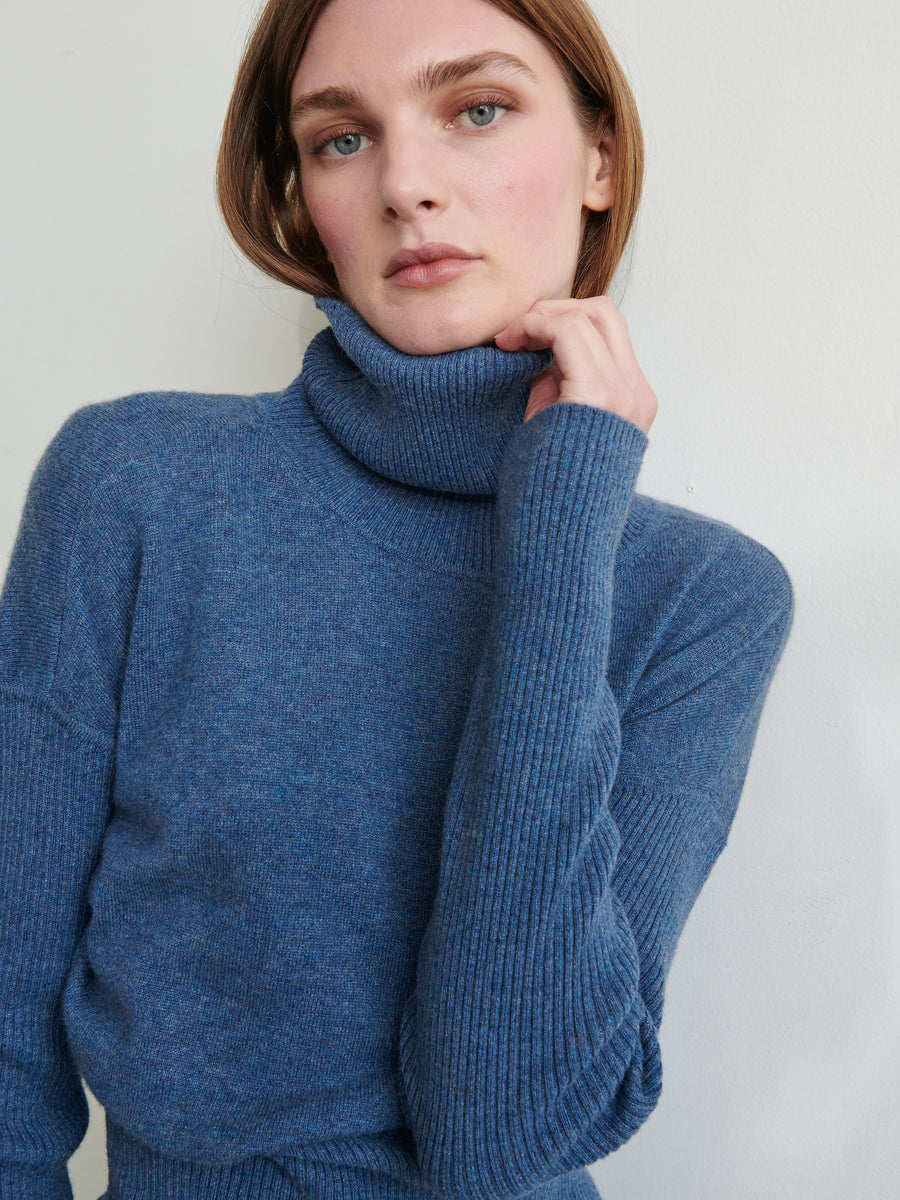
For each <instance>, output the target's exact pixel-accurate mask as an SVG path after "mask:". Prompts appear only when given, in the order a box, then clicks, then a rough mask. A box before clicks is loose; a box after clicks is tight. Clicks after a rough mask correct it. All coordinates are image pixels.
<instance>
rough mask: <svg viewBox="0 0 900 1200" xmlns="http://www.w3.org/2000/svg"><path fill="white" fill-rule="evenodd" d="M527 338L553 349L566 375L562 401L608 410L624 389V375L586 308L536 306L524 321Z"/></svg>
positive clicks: (560, 367)
mask: <svg viewBox="0 0 900 1200" xmlns="http://www.w3.org/2000/svg"><path fill="white" fill-rule="evenodd" d="M522 323H523V330H524V333H525V335H526V336H527V337H528V338H529V339H531V340H532V341H534V342H540V343H541V344H543V345H549V346H551V347H552V349H553V356H554V359H555V360H556V365H557V366H558V367H559V370H560V372H561V373H562V380H561V383H560V388H559V398H560V400H576V401H578V402H580V403H587V404H593V405H599V406H602V407H605V406H606V404H607V403H608V400H609V397H610V396H611V395H612V394H613V393H614V392H615V391H616V390H617V389H618V388H620V387H621V382H622V376H621V372H620V370H619V368H618V366H617V364H616V362H615V360H614V358H613V355H612V352H611V351H610V348H609V346H608V345H607V344H606V342H605V340H604V339H603V337H602V336H601V334H600V333H599V331H598V330H597V328H596V327H595V325H594V323H593V321H592V320H591V318H590V316H589V315H588V314H587V313H586V312H585V311H584V309H583V308H571V307H566V308H564V309H562V310H561V309H560V308H558V307H557V308H554V309H553V310H552V312H551V311H545V310H542V306H541V307H539V306H535V308H533V309H531V310H530V311H529V312H528V313H526V314H525V316H524V317H523V318H522Z"/></svg>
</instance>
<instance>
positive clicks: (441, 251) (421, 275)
mask: <svg viewBox="0 0 900 1200" xmlns="http://www.w3.org/2000/svg"><path fill="white" fill-rule="evenodd" d="M476 261H477V255H475V254H470V253H469V252H468V251H467V250H462V249H461V248H460V247H459V246H450V245H448V244H446V243H444V242H429V243H428V244H427V245H425V246H419V247H417V248H416V249H407V250H400V251H398V252H397V253H396V254H395V255H394V257H393V258H392V259H391V260H390V262H389V263H388V265H387V267H386V268H385V272H384V275H385V278H386V279H390V281H391V283H394V284H397V285H398V286H399V287H409V288H422V287H432V286H433V285H435V284H438V283H445V282H447V281H448V280H450V279H455V278H456V277H457V276H458V275H462V274H463V273H464V272H465V271H467V270H468V269H469V267H470V266H471V264H472V263H473V262H476Z"/></svg>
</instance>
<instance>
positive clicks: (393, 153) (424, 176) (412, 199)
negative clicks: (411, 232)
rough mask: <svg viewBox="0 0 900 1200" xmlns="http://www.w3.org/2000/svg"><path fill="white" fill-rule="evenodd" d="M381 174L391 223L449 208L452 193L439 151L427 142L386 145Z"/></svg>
mask: <svg viewBox="0 0 900 1200" xmlns="http://www.w3.org/2000/svg"><path fill="white" fill-rule="evenodd" d="M382 153H383V165H382V170H381V206H382V211H383V212H384V215H385V216H386V217H388V218H389V219H391V220H410V219H411V218H412V217H414V216H416V215H417V214H418V213H421V212H431V211H434V210H440V209H441V208H446V206H447V202H448V200H449V195H450V190H449V186H448V180H447V178H446V174H445V171H444V169H443V167H442V163H441V161H440V153H439V149H438V147H436V146H435V145H434V144H433V143H430V142H429V141H428V140H427V139H424V138H423V139H415V138H411V137H408V138H405V139H404V140H403V142H402V143H394V144H389V143H385V145H384V147H383V150H382Z"/></svg>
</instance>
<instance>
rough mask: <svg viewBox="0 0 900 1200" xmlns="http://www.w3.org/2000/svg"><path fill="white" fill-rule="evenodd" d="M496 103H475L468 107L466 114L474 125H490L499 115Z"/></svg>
mask: <svg viewBox="0 0 900 1200" xmlns="http://www.w3.org/2000/svg"><path fill="white" fill-rule="evenodd" d="M497 107H498V106H497V105H496V104H473V105H472V107H471V108H467V109H466V115H467V116H468V117H469V120H470V121H471V122H472V124H473V125H490V123H491V122H492V121H493V120H494V118H495V117H496V115H497Z"/></svg>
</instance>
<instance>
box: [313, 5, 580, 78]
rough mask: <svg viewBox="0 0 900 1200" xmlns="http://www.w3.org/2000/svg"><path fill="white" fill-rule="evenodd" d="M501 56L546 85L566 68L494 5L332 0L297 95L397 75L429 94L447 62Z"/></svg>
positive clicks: (318, 24)
mask: <svg viewBox="0 0 900 1200" xmlns="http://www.w3.org/2000/svg"><path fill="white" fill-rule="evenodd" d="M477 55H484V56H487V55H493V56H494V60H493V62H492V63H489V62H487V60H486V61H485V67H486V69H490V68H491V67H494V68H498V69H502V67H503V64H502V58H503V57H504V56H505V57H506V59H507V60H508V61H507V67H509V65H510V62H514V61H515V60H517V61H518V63H519V64H520V69H521V70H522V72H523V73H526V72H530V74H531V75H532V77H534V78H536V79H538V80H540V81H543V80H544V79H546V77H547V76H548V75H551V74H552V73H553V72H554V71H556V70H558V68H557V64H556V60H555V58H554V56H553V54H552V52H551V51H550V49H549V47H548V46H547V45H546V44H545V43H544V42H543V41H542V40H541V38H539V37H538V36H537V35H536V34H535V33H533V32H532V31H531V30H530V29H528V28H527V27H526V26H525V25H523V24H521V23H520V22H519V21H516V20H514V19H513V18H512V17H510V16H508V15H507V14H506V13H504V12H501V11H500V9H499V8H496V7H495V6H494V5H493V4H490V3H488V0H413V2H412V3H410V2H409V0H331V3H330V4H329V5H328V6H327V7H326V8H325V9H324V11H323V12H322V14H321V15H320V17H319V18H318V20H317V21H316V23H315V25H314V26H313V29H312V31H311V33H310V36H309V39H308V41H307V44H306V48H305V49H304V52H303V56H302V58H301V60H300V65H299V68H298V71H297V74H296V76H295V79H294V88H293V91H294V94H295V96H296V94H297V93H298V92H300V91H303V92H306V91H309V90H315V89H318V88H324V87H329V86H334V85H335V84H338V85H340V84H349V85H353V86H356V85H358V84H359V82H360V80H361V79H372V80H377V79H378V78H379V77H389V78H390V81H391V82H392V83H399V82H401V81H402V82H404V83H406V84H408V85H409V86H410V87H411V88H412V89H414V90H421V89H422V84H423V80H426V79H428V78H430V79H431V81H432V82H433V80H434V73H435V71H436V70H439V69H440V65H441V64H447V63H451V62H454V61H456V60H463V59H472V58H474V57H475V56H477Z"/></svg>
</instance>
